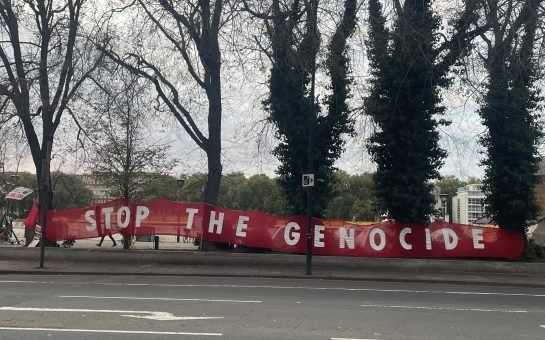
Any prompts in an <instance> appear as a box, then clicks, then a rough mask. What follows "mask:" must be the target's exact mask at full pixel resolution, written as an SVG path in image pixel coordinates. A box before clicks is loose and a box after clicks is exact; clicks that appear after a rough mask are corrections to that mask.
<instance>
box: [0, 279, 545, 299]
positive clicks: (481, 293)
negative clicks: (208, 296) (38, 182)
mask: <svg viewBox="0 0 545 340" xmlns="http://www.w3.org/2000/svg"><path fill="white" fill-rule="evenodd" d="M0 283H29V284H57V285H58V284H63V285H78V286H80V285H96V286H143V287H181V288H184V287H186V288H187V287H201V288H242V289H248V288H262V289H299V290H331V291H347V292H380V293H417V294H456V295H489V296H525V297H545V294H528V293H495V292H470V291H468V292H464V291H441V290H409V289H376V288H344V287H305V286H270V285H220V284H214V285H210V284H208V285H207V284H161V283H121V282H115V283H114V282H76V281H72V282H70V281H15V280H4V281H0Z"/></svg>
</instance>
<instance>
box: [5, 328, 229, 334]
mask: <svg viewBox="0 0 545 340" xmlns="http://www.w3.org/2000/svg"><path fill="white" fill-rule="evenodd" d="M0 330H7V331H45V332H77V333H118V334H153V335H194V336H223V334H222V333H193V332H153V331H122V330H116V329H77V328H37V327H36V328H29V327H0Z"/></svg>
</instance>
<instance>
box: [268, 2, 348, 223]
mask: <svg viewBox="0 0 545 340" xmlns="http://www.w3.org/2000/svg"><path fill="white" fill-rule="evenodd" d="M317 7H318V1H317V0H313V1H308V2H305V3H301V2H299V1H292V2H291V3H290V4H289V6H285V7H284V6H280V1H278V0H275V1H273V5H272V14H273V15H272V19H270V20H271V21H272V22H271V23H270V24H269V25H268V27H269V28H270V29H269V34H270V39H271V42H272V52H271V55H270V56H271V59H272V61H273V65H272V69H271V75H270V78H269V86H270V94H269V98H268V99H267V100H266V101H265V106H266V108H267V110H268V111H269V113H270V118H269V119H270V121H271V122H272V123H273V124H274V125H275V126H276V127H277V132H276V135H277V138H278V139H279V140H280V143H279V145H278V147H277V148H276V149H275V150H274V155H275V156H276V157H277V158H278V159H279V160H280V162H281V165H280V166H279V169H278V171H277V173H278V181H279V184H280V186H281V187H282V189H283V191H284V193H285V195H286V200H287V203H288V205H289V206H290V207H291V209H292V212H293V213H303V212H305V211H306V207H305V202H306V197H305V192H304V190H302V188H301V176H302V174H304V173H307V172H309V170H310V169H309V168H312V170H311V171H312V172H313V173H314V174H315V179H316V186H315V187H314V188H313V193H314V195H313V197H314V199H313V204H314V209H313V212H312V213H313V214H314V215H318V216H319V215H321V214H322V213H323V211H324V210H325V209H326V207H327V203H328V201H329V199H330V198H331V196H332V182H333V171H334V168H333V163H334V162H335V161H336V160H337V159H338V157H339V156H340V154H341V153H342V149H343V146H344V142H343V141H342V137H341V136H342V134H346V133H352V132H353V121H352V120H351V119H350V118H349V110H348V105H347V103H346V101H347V99H348V98H349V96H350V91H349V85H350V83H351V80H350V78H349V76H348V59H347V57H346V50H347V39H348V38H349V37H350V35H351V34H352V33H353V31H354V29H355V24H356V10H357V6H356V1H355V0H346V1H345V3H344V13H343V16H342V20H341V21H340V23H339V24H338V26H337V28H336V31H335V33H334V35H333V38H332V40H331V42H330V44H329V48H328V59H327V62H326V64H327V65H326V67H327V72H328V74H329V76H330V77H331V88H330V91H331V94H330V95H329V96H328V97H327V98H326V100H325V105H326V106H327V114H323V113H321V110H320V105H319V104H318V103H316V100H315V98H314V96H313V94H314V91H313V87H314V82H313V76H314V73H315V72H316V58H317V52H318V48H319V45H320V34H319V32H318V29H317V22H316V21H317ZM281 8H289V11H288V12H285V11H283V10H282V9H281ZM303 18H304V19H305V20H303ZM309 126H310V127H311V129H312V131H311V129H309ZM309 134H311V135H310V136H309ZM309 138H310V139H311V142H310V144H311V147H312V149H311V152H310V155H311V157H310V158H311V160H310V164H309V160H308V158H309Z"/></svg>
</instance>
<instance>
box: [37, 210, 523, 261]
mask: <svg viewBox="0 0 545 340" xmlns="http://www.w3.org/2000/svg"><path fill="white" fill-rule="evenodd" d="M214 220H216V223H215V224H214ZM220 220H222V222H221V223H220V222H219V221H220ZM312 223H313V226H314V228H315V235H314V238H313V241H314V248H313V253H314V254H318V255H340V256H371V257H413V258H427V257H503V258H516V257H519V256H520V255H521V254H522V251H523V248H524V241H523V238H522V235H520V234H518V233H514V232H510V231H506V230H503V229H499V228H483V227H475V226H469V225H461V224H452V223H444V222H434V223H431V224H429V225H419V224H411V223H398V222H394V221H386V222H380V223H376V224H372V225H358V224H353V223H350V222H345V221H341V220H319V219H313V220H312ZM219 225H221V231H220V230H219ZM322 226H323V227H322ZM306 229H307V221H306V216H304V215H299V216H292V217H281V216H275V215H270V214H267V213H264V212H260V211H236V210H230V209H225V208H220V207H215V206H211V205H207V204H202V203H178V202H172V201H168V200H163V199H156V200H153V201H150V202H144V203H128V202H125V201H124V200H115V201H111V202H108V203H105V204H101V205H97V206H93V207H88V208H81V209H72V210H54V211H50V212H49V213H48V222H47V232H46V236H47V238H48V239H49V240H51V241H60V240H74V239H82V238H91V237H97V236H102V235H107V234H109V233H112V234H114V233H118V232H119V233H124V234H128V235H137V236H138V235H150V234H153V235H179V236H185V237H191V238H197V239H200V238H201V237H202V239H203V240H206V241H214V242H224V243H232V244H239V245H244V246H250V247H260V248H268V249H273V250H279V251H286V252H293V253H304V252H305V251H306V234H307V232H306Z"/></svg>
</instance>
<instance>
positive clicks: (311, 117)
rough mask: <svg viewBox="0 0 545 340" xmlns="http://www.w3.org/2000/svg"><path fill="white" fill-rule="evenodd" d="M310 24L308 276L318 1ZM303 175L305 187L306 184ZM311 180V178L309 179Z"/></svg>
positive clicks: (314, 2) (312, 3)
mask: <svg viewBox="0 0 545 340" xmlns="http://www.w3.org/2000/svg"><path fill="white" fill-rule="evenodd" d="M309 6H310V8H309V11H308V15H309V22H310V29H311V30H312V33H311V34H312V43H311V48H312V53H311V56H312V59H311V69H310V73H311V74H310V76H311V82H310V104H311V105H310V109H309V114H308V174H307V175H311V176H312V181H309V183H308V184H309V185H307V186H306V187H307V257H306V274H307V275H312V239H313V235H314V232H313V227H312V187H313V186H314V169H313V164H312V145H313V141H312V126H313V125H314V105H315V99H314V95H315V87H316V54H317V52H318V51H317V48H316V46H315V45H316V41H315V37H316V34H317V31H318V22H317V21H318V0H312V1H310V2H309ZM304 177H305V176H304V175H303V185H304V184H305V180H304ZM309 179H310V177H309Z"/></svg>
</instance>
